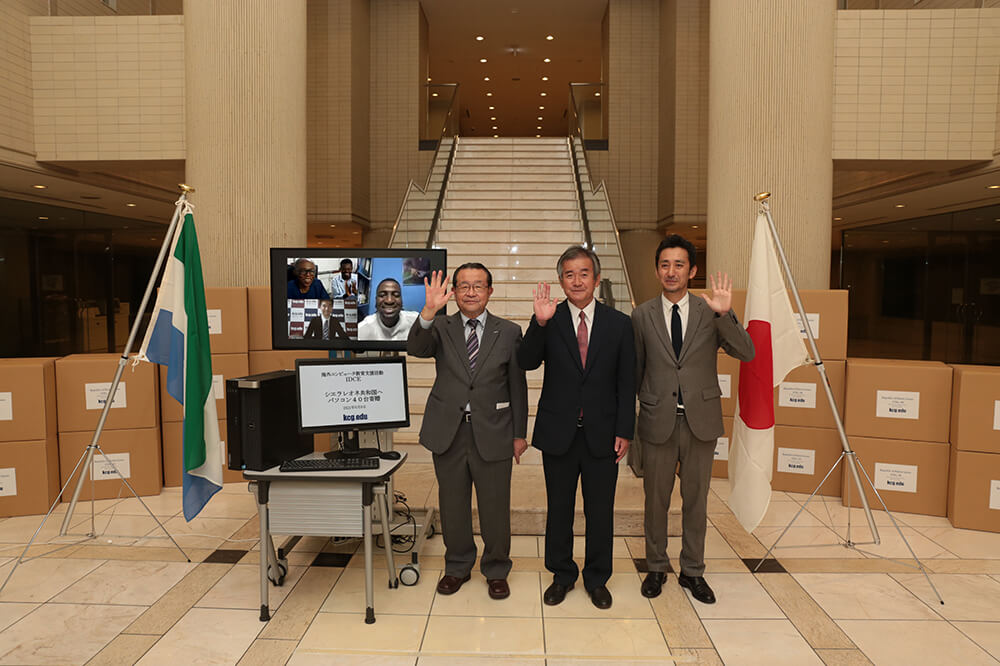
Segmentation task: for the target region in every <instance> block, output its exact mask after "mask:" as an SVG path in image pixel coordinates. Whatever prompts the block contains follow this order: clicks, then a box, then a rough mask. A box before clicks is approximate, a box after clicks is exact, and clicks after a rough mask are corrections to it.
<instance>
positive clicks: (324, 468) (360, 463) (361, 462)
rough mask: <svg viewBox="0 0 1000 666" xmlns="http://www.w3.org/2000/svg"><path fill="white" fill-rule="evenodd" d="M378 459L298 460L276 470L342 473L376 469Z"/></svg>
mask: <svg viewBox="0 0 1000 666" xmlns="http://www.w3.org/2000/svg"><path fill="white" fill-rule="evenodd" d="M378 466H379V459H378V458H334V459H333V460H329V459H327V458H300V459H298V460H286V461H285V462H283V463H281V467H279V468H278V469H279V470H280V471H282V472H343V471H349V470H361V469H378Z"/></svg>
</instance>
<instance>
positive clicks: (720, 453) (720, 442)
mask: <svg viewBox="0 0 1000 666" xmlns="http://www.w3.org/2000/svg"><path fill="white" fill-rule="evenodd" d="M715 459H716V460H729V438H728V437H720V438H719V439H717V440H716V441H715Z"/></svg>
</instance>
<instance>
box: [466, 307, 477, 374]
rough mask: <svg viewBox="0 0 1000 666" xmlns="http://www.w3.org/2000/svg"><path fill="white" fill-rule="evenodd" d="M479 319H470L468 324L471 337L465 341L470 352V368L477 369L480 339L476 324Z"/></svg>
mask: <svg viewBox="0 0 1000 666" xmlns="http://www.w3.org/2000/svg"><path fill="white" fill-rule="evenodd" d="M478 323H479V320H478V319H470V320H469V321H468V323H467V324H466V325H467V326H468V327H469V337H468V338H466V339H465V347H466V349H468V350H469V367H470V368H471V369H473V370H475V369H476V357H477V356H479V337H478V336H477V335H476V324H478Z"/></svg>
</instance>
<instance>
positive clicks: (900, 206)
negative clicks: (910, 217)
mask: <svg viewBox="0 0 1000 666" xmlns="http://www.w3.org/2000/svg"><path fill="white" fill-rule="evenodd" d="M896 208H906V204H896Z"/></svg>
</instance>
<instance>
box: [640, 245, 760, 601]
mask: <svg viewBox="0 0 1000 666" xmlns="http://www.w3.org/2000/svg"><path fill="white" fill-rule="evenodd" d="M697 271H698V267H697V265H696V251H695V247H694V245H693V244H692V243H691V242H690V241H688V240H686V239H684V238H682V237H681V236H678V235H676V234H671V235H670V236H667V237H666V238H665V239H663V241H661V242H660V245H659V247H657V248H656V277H657V278H658V279H659V281H660V285H661V286H662V287H663V293H662V294H661V295H660V296H657V297H656V298H653V299H652V300H649V301H646V302H645V303H643V304H642V305H640V306H639V307H637V308H636V309H635V311H634V312H633V313H632V326H633V328H634V330H635V351H636V382H637V384H638V388H639V424H638V435H639V438H640V440H641V441H642V443H643V445H644V448H643V458H644V463H643V469H644V474H643V480H642V481H643V490H644V491H645V493H646V506H645V512H646V515H645V531H646V563H647V565H648V567H649V573H648V574H646V578H645V580H643V582H642V587H641V591H642V594H643V596H646V597H655V596H658V595H659V594H660V592H661V589H662V586H663V579H664V577H665V576H666V571H667V567H668V566H669V560H668V558H667V512H668V511H669V510H670V494H671V492H673V489H674V471H675V469H676V468H677V464H678V463H680V472H679V474H680V479H681V500H682V502H683V504H682V508H681V516H682V523H683V536H682V537H681V556H680V573H679V574H678V576H677V582H678V583H679V584H680V585H681V586H682V587H686V588H688V589H689V590H691V595H692V596H693V597H694V598H695V599H697V600H698V601H700V602H702V603H705V604H712V603H715V594H714V593H713V592H712V588H711V587H710V586H709V585H708V583H707V582H706V581H705V578H704V575H703V574H704V573H705V530H706V525H707V521H708V490H709V482H710V481H711V478H712V461H713V460H714V459H715V445H716V440H717V438H718V437H720V436H721V435H722V433H723V427H722V402H721V400H720V398H721V396H722V390H721V389H720V388H719V379H718V374H717V370H716V362H717V356H718V350H719V347H722V348H723V349H725V350H726V353H728V354H729V355H730V356H734V357H736V358H738V359H740V360H741V361H749V360H751V359H752V358H753V355H754V348H753V342H752V341H751V340H750V336H749V335H748V334H747V332H746V330H744V328H743V327H742V326H741V325H740V323H739V321H737V319H736V315H735V314H734V313H733V311H732V309H731V308H730V306H731V304H732V299H733V295H732V286H733V283H732V280H730V278H729V276H728V275H725V274H722V273H718V274H717V275H716V276H715V277H713V276H711V275H709V281H710V283H711V288H712V295H711V297H709V296H707V295H702V297H701V298H692V297H691V296H690V294H689V293H688V281H689V280H690V279H691V278H693V277H694V276H695V273H697Z"/></svg>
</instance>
